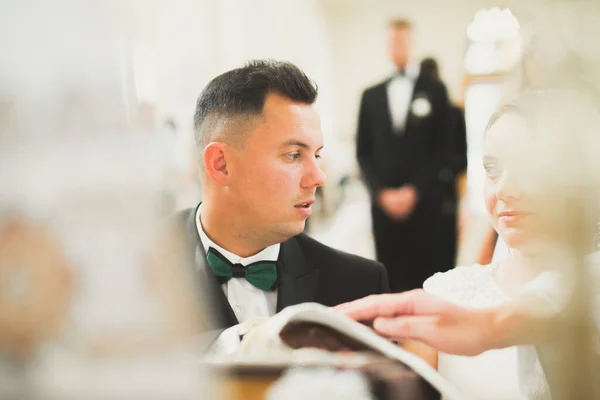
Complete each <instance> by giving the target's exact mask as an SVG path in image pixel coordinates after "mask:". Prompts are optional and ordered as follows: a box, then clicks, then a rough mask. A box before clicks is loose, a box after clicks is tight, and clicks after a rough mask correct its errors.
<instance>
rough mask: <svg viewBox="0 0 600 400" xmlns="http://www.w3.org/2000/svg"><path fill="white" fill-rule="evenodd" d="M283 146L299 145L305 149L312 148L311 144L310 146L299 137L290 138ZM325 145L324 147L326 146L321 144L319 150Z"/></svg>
mask: <svg viewBox="0 0 600 400" xmlns="http://www.w3.org/2000/svg"><path fill="white" fill-rule="evenodd" d="M283 146H284V147H285V146H298V147H302V148H304V149H310V146H309V145H308V144H306V143H304V142H302V141H300V140H297V139H290V140H288V141H287V142H285V143H284V144H283ZM323 147H324V146H321V147H319V148H318V149H317V151H319V150H321V149H322V148H323Z"/></svg>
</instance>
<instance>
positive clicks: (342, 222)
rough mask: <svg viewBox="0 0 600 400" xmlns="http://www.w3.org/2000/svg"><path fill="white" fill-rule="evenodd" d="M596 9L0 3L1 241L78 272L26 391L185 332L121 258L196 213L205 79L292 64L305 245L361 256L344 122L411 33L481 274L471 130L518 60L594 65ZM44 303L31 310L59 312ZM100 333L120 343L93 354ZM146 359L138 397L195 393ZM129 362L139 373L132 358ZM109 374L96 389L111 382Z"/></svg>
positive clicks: (360, 2)
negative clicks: (403, 22)
mask: <svg viewBox="0 0 600 400" xmlns="http://www.w3.org/2000/svg"><path fill="white" fill-rule="evenodd" d="M596 11H597V7H596V5H595V2H594V1H581V0H526V1H524V0H503V1H496V0H454V1H444V0H418V1H417V0H412V1H409V0H376V1H373V0H286V1H281V0H219V1H216V0H169V1H166V0H118V1H117V0H112V1H109V0H106V1H102V0H97V1H95V0H54V1H52V2H47V1H36V0H0V150H1V151H0V211H1V219H0V221H2V222H3V223H4V226H7V227H9V228H10V229H9V228H7V229H8V230H6V231H2V232H4V233H3V234H6V235H8V236H2V235H0V239H1V240H0V244H2V243H5V242H3V240H9V239H7V238H10V235H14V234H20V233H19V232H22V234H23V235H25V237H32V239H31V240H32V242H31V243H33V245H34V247H35V246H37V245H36V243H38V242H37V240H40V241H41V242H42V243H44V245H43V246H41V247H35V248H45V247H44V246H46V245H47V246H49V248H51V249H54V247H53V245H52V243H51V239H49V238H45V236H44V234H43V233H42V232H43V231H48V232H51V233H52V234H53V236H54V237H55V238H59V239H60V241H61V243H62V244H63V245H62V248H63V250H64V252H65V253H66V255H68V256H69V259H71V260H75V261H74V264H75V265H69V266H65V265H64V264H67V262H66V261H60V260H62V258H63V256H64V255H63V256H59V255H57V256H56V257H57V260H58V261H57V262H56V265H57V267H56V268H57V271H59V270H60V271H63V270H64V271H67V270H77V275H76V276H75V275H73V274H71V275H70V278H69V277H66V278H65V279H64V280H61V281H60V282H57V283H56V285H57V286H56V291H57V292H59V293H62V294H67V296H66V297H69V296H75V297H76V298H77V299H78V300H79V301H77V302H76V304H77V307H75V310H70V311H68V312H69V315H70V319H69V323H68V329H67V334H66V336H65V337H68V338H69V343H70V345H71V347H70V349H71V352H69V351H67V350H65V349H64V348H63V347H61V345H54V347H52V348H51V349H49V350H48V351H47V352H46V353H45V358H43V359H44V360H45V361H44V362H41V363H40V364H39V365H38V366H39V368H38V369H36V373H35V374H34V375H35V376H36V378H39V379H38V382H42V384H41V386H43V387H46V388H48V387H52V388H53V390H55V391H56V393H59V394H61V395H73V396H74V397H77V394H78V393H81V392H78V390H79V389H81V388H83V387H84V386H86V385H93V386H94V387H95V388H96V389H97V390H99V391H100V392H101V391H102V389H103V384H102V383H101V382H100V383H99V382H96V381H94V383H92V381H91V380H86V376H88V375H85V372H84V371H85V368H92V369H93V370H94V371H97V368H98V366H97V364H94V366H92V365H91V364H89V363H86V362H85V361H82V359H78V360H75V359H74V358H73V357H72V355H73V354H74V353H73V351H72V350H73V348H76V349H77V351H80V350H81V349H87V350H86V351H83V352H79V353H77V354H88V355H89V354H92V353H94V351H96V350H97V351H99V352H100V353H102V354H104V353H107V354H112V353H111V351H113V350H114V349H117V352H119V351H120V350H118V349H120V348H121V347H119V346H121V345H122V346H124V347H125V348H131V347H135V346H131V345H132V343H131V342H128V341H127V339H123V338H124V337H125V336H127V335H125V336H124V335H123V332H125V331H127V332H130V333H131V332H137V331H139V330H143V331H145V332H158V330H160V329H158V328H157V329H154V328H152V329H151V328H149V327H155V328H156V327H162V326H164V324H165V321H166V320H168V321H169V323H170V324H171V325H170V326H177V327H178V328H177V329H174V330H173V331H176V332H175V333H173V332H170V333H169V335H171V334H173V335H175V336H177V335H178V334H181V335H183V333H181V332H188V325H189V319H188V318H186V317H185V316H176V317H173V319H172V320H171V319H169V318H171V317H172V315H173V314H170V313H169V312H168V310H173V309H182V307H183V308H184V309H187V308H185V307H191V306H189V305H186V304H187V302H189V299H187V298H180V299H179V298H178V299H176V300H174V303H173V304H172V303H171V300H165V298H167V297H168V296H165V294H169V293H171V294H172V293H177V292H180V290H179V289H178V288H181V287H184V286H185V283H184V282H183V281H184V279H180V278H181V277H175V278H172V277H166V276H165V275H160V274H161V272H160V271H159V272H157V273H158V274H159V275H155V276H154V278H152V279H155V280H158V281H160V280H163V281H164V280H169V279H171V280H173V283H172V285H171V286H169V288H168V289H165V290H166V291H154V292H153V291H148V290H147V289H146V288H145V287H142V285H140V284H139V280H140V279H141V278H140V277H141V276H142V275H143V273H142V272H141V271H142V270H143V269H144V268H142V267H140V265H142V264H143V263H142V261H140V260H138V258H139V257H138V253H135V254H134V250H136V251H137V250H139V249H140V248H142V247H143V246H144V243H145V242H144V241H145V240H146V239H147V238H146V237H145V233H147V227H148V224H147V222H148V221H156V220H159V219H160V218H164V217H166V216H168V215H170V214H172V213H173V212H175V211H177V210H180V209H183V208H188V207H193V206H195V205H196V204H197V203H198V202H199V201H200V200H201V199H202V193H201V191H200V182H199V179H200V178H199V171H198V165H197V153H196V149H195V146H194V139H193V113H194V108H195V104H196V99H197V98H198V95H199V94H200V92H201V91H202V89H203V87H204V86H205V85H206V84H207V83H208V81H209V80H211V79H212V78H214V77H215V76H217V75H219V74H220V73H222V72H224V71H227V70H229V69H232V68H235V67H238V66H240V65H243V64H244V63H245V62H246V61H248V60H250V59H256V58H274V59H278V60H287V61H291V62H293V63H295V64H296V65H298V66H299V67H300V68H301V69H303V70H304V71H305V72H306V73H307V75H308V76H309V77H311V78H312V79H313V80H314V81H315V82H316V83H317V84H318V86H319V98H318V101H317V103H316V108H317V110H318V112H319V114H320V116H321V119H322V128H323V132H324V136H325V149H324V152H323V156H324V157H323V158H324V161H323V162H324V164H323V168H324V169H325V171H326V173H327V175H328V181H327V183H326V184H325V186H324V187H323V188H322V190H321V192H320V193H319V194H320V197H319V199H318V202H317V204H316V205H315V213H314V214H313V216H312V217H311V219H310V221H309V222H310V223H309V227H308V232H309V234H310V235H312V236H314V237H315V238H317V239H318V240H320V241H322V242H324V243H326V244H328V245H330V246H332V247H335V248H338V249H341V250H345V251H348V252H351V253H355V254H358V255H361V256H364V257H367V258H374V257H375V252H374V245H373V236H372V233H371V221H370V212H369V195H368V192H367V189H366V187H365V186H364V184H363V183H362V181H361V178H360V173H359V168H358V164H357V161H356V149H355V141H356V131H357V118H358V107H359V102H360V95H361V93H362V91H363V90H364V89H365V88H366V87H368V86H372V85H374V84H376V83H378V82H381V81H383V80H385V79H386V78H388V77H389V76H390V75H391V74H392V73H393V72H394V70H395V66H394V65H393V63H392V62H391V60H390V59H389V55H388V47H387V34H386V32H387V29H388V23H389V21H390V20H391V19H393V18H407V19H409V20H410V21H411V22H412V24H413V31H414V35H413V37H414V50H415V54H414V56H415V61H417V62H419V61H420V60H422V59H424V58H427V57H431V58H434V59H435V60H436V61H437V62H438V64H439V68H440V77H441V79H442V81H443V82H444V84H445V85H446V87H447V89H448V93H449V97H450V99H451V101H452V102H453V103H454V104H455V105H457V106H458V107H460V108H462V109H464V116H465V125H466V142H467V160H468V167H467V168H466V170H465V171H464V172H463V173H462V174H460V176H458V177H457V178H456V190H457V191H458V198H459V201H458V204H457V206H456V212H457V215H458V217H457V226H458V228H457V235H458V237H459V239H458V253H457V262H456V263H457V264H461V265H470V264H472V263H474V262H480V263H486V262H489V260H490V259H491V258H492V257H493V256H494V254H495V255H496V256H497V257H501V254H502V252H506V251H507V249H506V248H504V247H503V246H502V244H501V243H499V244H497V243H496V235H495V233H494V231H493V229H492V228H491V226H490V224H489V222H488V220H487V217H486V214H485V209H484V206H483V200H482V196H481V191H482V185H483V176H484V172H483V169H482V167H481V162H480V159H481V146H482V138H483V132H484V128H485V125H486V123H487V121H488V119H489V117H490V115H491V114H492V113H493V112H494V111H495V110H496V109H497V108H498V106H499V105H500V104H502V103H503V102H505V101H506V100H507V99H510V98H512V97H514V95H515V94H516V93H517V92H518V91H519V90H520V89H521V88H522V87H523V86H524V85H525V84H526V83H530V82H531V80H535V77H536V76H538V75H539V76H541V75H543V74H544V73H545V71H544V70H543V68H542V69H538V70H535V72H533V73H532V72H531V70H528V64H527V61H528V60H529V61H531V60H534V61H536V62H538V66H539V65H540V63H539V61H540V60H550V61H549V63H552V62H553V60H560V59H562V57H563V56H564V55H565V54H567V53H570V54H579V55H585V57H587V58H588V59H590V60H592V61H596V59H597V57H598V55H597V54H595V52H594V49H596V48H597V44H596V43H593V41H594V40H595V38H596V37H597V32H596V31H595V28H594V26H595V25H596V24H597V16H598V14H597V12H596ZM540 37H542V38H543V40H539V38H540ZM534 38H536V40H534ZM541 64H542V65H545V64H544V62H542V63H541ZM593 65H597V64H593ZM569 73H571V72H569ZM573 73H574V72H573ZM532 74H533V75H532ZM536 74H538V75H536ZM532 76H533V78H532ZM591 80H592V81H594V79H591ZM595 82H600V80H595ZM106 204H110V205H111V208H110V210H111V211H110V212H107V211H106V209H107V207H106ZM15 215H17V216H26V217H27V218H25V219H22V218H20V217H19V218H15V217H14V216H15ZM15 221H16V222H15ZM90 226H95V227H98V226H102V227H104V228H103V229H100V230H91V229H89V227H90ZM11 229H12V230H11ZM38 229H39V230H38ZM7 232H8V233H7ZM11 232H12V233H11ZM15 232H16V233H15ZM36 232H37V233H36ZM115 232H118V233H119V235H120V236H118V237H117V236H115ZM38 233H39V234H38ZM28 235H29V236H28ZM124 238H125V239H127V240H124ZM132 244H133V245H132ZM48 251H54V250H48ZM16 252H17V255H18V256H19V257H25V256H26V255H29V254H30V253H29V252H27V251H24V252H19V251H17V250H16ZM111 254H112V256H111ZM132 260H134V261H135V262H132ZM31 262H32V263H33V264H35V260H33V261H31ZM132 265H136V266H137V267H135V268H134V267H131V266H132ZM107 266H109V267H107ZM162 273H164V271H163V272H162ZM51 275H52V276H57V275H58V274H51ZM65 275H69V274H68V273H67V272H65ZM9 278H10V279H18V277H17V278H15V277H14V276H13V277H9ZM7 279H8V278H7ZM44 279H45V278H44V276H40V278H39V280H40V285H42V286H44V285H43V283H44V282H46V281H44ZM115 281H116V282H119V284H116V285H115ZM6 282H11V284H12V283H14V282H15V281H14V280H13V281H10V280H7V281H6ZM7 285H8V284H7ZM150 286H152V285H150ZM82 288H83V289H82ZM163 289H164V288H163ZM187 289H189V288H187ZM161 290H162V289H161ZM71 292H72V294H71V295H68V294H69V293H71ZM47 296H48V297H47V298H44V297H43V296H42V297H41V298H39V299H37V300H36V301H38V303H32V304H31V305H30V307H31V308H34V309H35V308H37V307H39V304H50V303H48V302H49V301H50V300H48V299H55V298H56V296H54V295H53V292H52V293H47ZM65 302H66V300H65V299H62V300H60V301H59V303H60V304H58V303H57V304H55V305H54V303H52V304H50V305H49V307H55V310H54V311H53V312H52V313H53V315H62V314H64V313H67V311H65V309H66V306H65V305H64V304H65ZM177 302H179V303H177ZM175 303H177V304H175ZM149 304H151V305H152V306H151V307H149ZM182 304H183V306H182ZM0 305H1V303H0ZM197 311H198V310H195V311H193V312H192V313H194V312H197ZM3 312H4V314H3ZM11 312H12V313H13V314H11ZM15 313H16V314H15ZM167 315H170V316H171V317H167ZM0 316H2V318H4V319H3V320H2V321H4V322H6V323H7V324H8V323H12V322H15V321H17V322H18V321H19V316H18V313H17V311H14V310H12V311H11V310H10V309H8V311H7V309H0ZM6 316H11V317H10V318H13V319H12V320H10V319H9V317H6ZM57 318H58V319H60V318H59V317H57ZM7 321H8V322H7ZM56 323H57V322H55V321H54V320H52V321H48V324H50V325H51V326H53V324H56ZM23 329H24V330H26V328H23ZM37 329H38V328H37V327H36V328H35V330H36V332H37ZM39 330H40V331H41V330H44V329H42V328H39ZM50 330H51V331H52V330H53V329H50ZM177 332H179V333H177ZM107 333H109V334H110V335H112V334H116V335H118V337H119V341H120V342H123V341H124V343H125V344H123V343H121V344H119V345H116V344H115V343H113V342H111V341H110V340H109V341H108V344H107V341H106V340H105V336H106V334H107ZM169 335H163V334H158V333H157V334H156V337H148V338H147V343H148V346H151V347H152V348H153V349H156V348H160V346H155V344H156V343H158V342H160V343H161V345H163V346H164V349H165V354H167V353H168V352H167V351H166V349H168V348H169V343H171V342H170V341H169V340H167V339H165V337H167V336H168V337H169V338H170V337H171V336H169ZM99 336H102V337H103V338H104V339H103V340H102V343H100V344H98V343H97V341H96V339H97V337H99ZM132 342H139V340H137V339H136V340H132ZM142 342H143V341H142ZM73 343H76V346H74V345H73ZM136 344H137V345H139V343H136ZM150 344H151V345H150ZM73 346H74V347H73ZM24 347H27V346H26V345H25V346H24ZM136 348H137V347H136ZM61 349H62V350H61ZM98 349H100V350H98ZM107 349H108V350H107ZM144 349H147V347H144V346H141V350H140V354H141V353H143V352H144ZM92 350H93V351H92ZM155 353H156V352H155V351H153V352H152V354H153V356H156V357H158V355H157V354H155ZM69 354H70V355H69ZM94 354H95V353H94ZM86 357H87V356H86ZM2 360H3V359H2V353H1V352H0V361H2ZM57 360H59V361H60V362H61V363H60V365H61V366H62V367H60V368H58V367H56V365H59V364H56V361H57ZM152 360H155V361H156V368H155V369H152V368H148V369H145V370H144V372H143V373H140V374H139V375H136V376H137V378H138V380H137V381H135V380H134V381H133V382H135V383H136V384H138V386H139V388H140V390H141V389H143V388H144V386H145V385H144V382H148V379H150V380H152V379H153V377H157V376H163V377H164V376H165V375H164V374H165V373H170V374H171V375H170V376H172V377H173V380H172V381H171V383H172V385H171V386H168V384H166V383H165V384H164V385H163V387H162V390H164V393H168V394H173V393H179V394H186V393H194V391H195V390H196V389H195V388H196V386H197V385H200V383H199V382H198V381H197V379H195V378H194V376H195V375H194V374H191V375H186V374H185V373H181V371H178V372H177V371H176V372H177V373H176V372H174V371H173V370H172V369H170V367H169V365H165V364H164V363H163V361H164V359H163V358H160V357H158V358H152ZM159 360H160V362H159ZM130 361H131V360H130ZM128 362H129V361H128ZM3 365H4V367H2V366H3ZM6 365H8V366H6ZM144 365H145V366H148V365H153V364H152V362H149V361H148V359H147V358H145V359H144ZM20 366H21V364H20V363H17V366H15V364H12V363H9V364H7V363H4V364H3V363H2V362H0V367H2V368H4V369H3V370H0V377H4V378H3V379H5V381H4V382H9V381H11V380H12V378H11V377H14V376H21V375H19V374H18V373H16V372H15V370H16V371H17V372H18V370H19V368H20ZM113 366H114V365H113ZM121 367H122V365H121V364H119V366H118V367H117V368H116V369H112V370H111V371H112V372H111V373H112V374H113V375H110V373H107V375H106V376H105V380H104V381H102V382H110V379H114V381H115V382H116V381H119V377H120V375H119V374H120V371H122V370H121V369H119V368H121ZM123 367H124V366H123ZM100 368H102V367H100ZM40 371H42V372H40ZM44 371H45V372H44ZM49 371H53V372H52V373H50V372H49ZM106 371H108V370H106ZM186 373H187V372H186ZM92 374H94V375H95V374H96V372H90V375H89V376H92ZM89 376H88V377H89ZM111 376H112V378H111ZM6 377H8V378H6ZM40 377H41V378H40ZM74 377H76V379H74ZM188 378H189V379H188ZM75 381H77V382H78V383H79V384H80V385H79V386H78V385H73V382H75ZM167 381H168V380H161V382H167ZM2 382H3V381H0V386H1V385H2ZM13 382H14V381H13ZM57 382H58V383H57ZM69 385H70V386H69ZM131 387H132V386H131V385H130V386H129V387H128V388H127V390H132V389H131ZM87 388H89V386H87ZM44 390H46V389H44ZM86 390H87V389H86ZM116 390H117V391H116V392H111V393H108V392H107V394H110V395H118V394H120V393H121V392H119V391H118V389H116ZM123 390H125V389H123Z"/></svg>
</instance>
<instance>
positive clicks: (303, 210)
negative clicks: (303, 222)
mask: <svg viewBox="0 0 600 400" xmlns="http://www.w3.org/2000/svg"><path fill="white" fill-rule="evenodd" d="M314 202H315V200H314V199H311V200H307V201H303V202H301V203H298V204H296V205H295V206H294V208H296V210H298V211H299V212H300V214H302V215H303V216H305V217H309V216H311V215H312V208H311V206H312V205H313V204H314Z"/></svg>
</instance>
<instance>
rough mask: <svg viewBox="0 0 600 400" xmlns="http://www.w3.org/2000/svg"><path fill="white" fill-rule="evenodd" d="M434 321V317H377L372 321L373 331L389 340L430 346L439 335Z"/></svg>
mask: <svg viewBox="0 0 600 400" xmlns="http://www.w3.org/2000/svg"><path fill="white" fill-rule="evenodd" d="M436 321H437V319H436V317H433V316H401V317H394V318H386V317H379V318H376V319H375V320H374V321H373V329H375V331H376V332H377V333H379V334H380V335H383V336H387V337H389V338H393V339H398V340H416V341H419V342H423V343H425V344H431V342H432V341H433V340H435V339H436V335H439V332H437V329H436V326H437V324H436Z"/></svg>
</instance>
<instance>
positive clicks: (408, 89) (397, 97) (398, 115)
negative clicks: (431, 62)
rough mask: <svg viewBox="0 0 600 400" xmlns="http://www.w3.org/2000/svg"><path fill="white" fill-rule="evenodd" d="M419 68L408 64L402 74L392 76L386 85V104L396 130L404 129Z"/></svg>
mask: <svg viewBox="0 0 600 400" xmlns="http://www.w3.org/2000/svg"><path fill="white" fill-rule="evenodd" d="M419 71H420V68H419V66H418V65H416V64H408V65H407V66H406V69H405V71H404V75H403V76H402V75H399V74H398V75H396V76H394V77H393V78H392V79H391V80H390V82H389V83H388V85H387V96H388V105H389V109H390V116H391V117H392V125H393V127H394V130H395V131H396V132H402V131H404V127H405V125H406V117H407V115H408V112H409V108H410V101H411V99H412V94H413V90H414V88H415V82H416V80H417V78H418V77H419Z"/></svg>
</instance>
